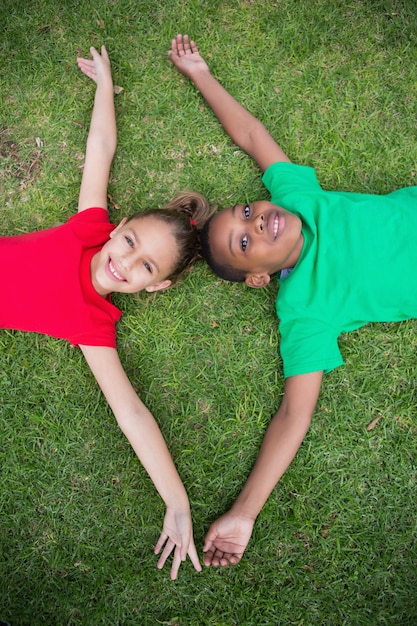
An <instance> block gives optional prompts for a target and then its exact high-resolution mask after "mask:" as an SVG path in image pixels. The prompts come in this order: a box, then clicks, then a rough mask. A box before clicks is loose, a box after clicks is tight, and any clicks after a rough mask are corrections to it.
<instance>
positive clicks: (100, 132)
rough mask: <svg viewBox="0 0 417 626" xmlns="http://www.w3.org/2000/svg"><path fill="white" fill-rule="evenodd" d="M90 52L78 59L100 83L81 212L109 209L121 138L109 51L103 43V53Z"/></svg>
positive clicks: (87, 159) (95, 101)
mask: <svg viewBox="0 0 417 626" xmlns="http://www.w3.org/2000/svg"><path fill="white" fill-rule="evenodd" d="M90 52H91V55H92V57H93V58H92V59H82V58H78V59H77V63H78V67H79V68H80V70H81V71H82V72H83V73H84V74H85V75H86V76H88V77H89V78H91V79H92V80H93V81H94V82H95V83H96V84H97V88H96V94H95V98H94V107H93V113H92V116H91V123H90V131H89V133H88V138H87V149H86V155H85V164H84V170H83V177H82V181H81V188H80V195H79V199H78V211H79V212H80V211H84V210H85V209H88V208H90V207H101V208H103V209H107V185H108V180H109V173H110V165H111V162H112V160H113V156H114V153H115V151H116V140H117V132H116V117H115V112H114V101H113V98H114V96H113V81H112V76H111V68H110V60H109V57H108V54H107V50H106V48H105V47H104V46H102V47H101V54H99V53H98V52H97V50H96V49H95V48H90Z"/></svg>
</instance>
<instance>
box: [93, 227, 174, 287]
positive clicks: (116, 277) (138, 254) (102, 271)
mask: <svg viewBox="0 0 417 626" xmlns="http://www.w3.org/2000/svg"><path fill="white" fill-rule="evenodd" d="M177 254H178V246H177V243H176V240H175V237H174V235H173V234H172V230H171V227H170V226H169V225H168V224H167V223H165V222H163V221H162V220H160V219H158V218H156V217H154V216H146V217H143V218H140V217H139V218H134V219H131V220H129V221H126V220H125V219H124V220H122V221H121V223H120V224H119V226H117V227H116V228H115V229H114V230H113V231H112V233H111V234H110V239H109V241H107V243H105V244H104V246H103V247H102V249H101V250H100V252H97V253H96V254H95V255H94V257H93V259H92V261H91V280H92V283H93V286H94V289H95V290H96V291H97V293H99V294H100V295H101V296H103V297H106V296H108V295H109V294H110V293H112V292H118V293H137V292H138V291H141V290H142V289H146V290H147V291H158V290H159V289H165V288H166V287H169V285H170V284H171V281H170V280H167V276H169V275H170V274H171V273H172V271H173V268H174V265H175V262H176V256H177Z"/></svg>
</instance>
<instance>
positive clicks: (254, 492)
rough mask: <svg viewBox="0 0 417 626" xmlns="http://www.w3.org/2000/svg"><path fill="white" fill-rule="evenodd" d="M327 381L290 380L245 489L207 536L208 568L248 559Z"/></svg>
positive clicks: (316, 377)
mask: <svg viewBox="0 0 417 626" xmlns="http://www.w3.org/2000/svg"><path fill="white" fill-rule="evenodd" d="M322 377H323V372H313V373H311V374H303V375H301V376H293V377H291V378H288V379H287V380H286V384H285V391H284V397H283V399H282V403H281V406H280V408H279V409H278V411H277V413H276V414H275V416H274V417H273V419H272V420H271V423H270V424H269V426H268V429H267V431H266V434H265V437H264V440H263V442H262V446H261V449H260V452H259V455H258V458H257V461H256V463H255V466H254V468H253V470H252V472H251V474H250V475H249V478H248V480H247V481H246V484H245V486H244V488H243V489H242V491H241V492H240V494H239V496H238V497H237V499H236V501H235V503H234V504H233V506H232V508H231V509H230V510H229V511H228V512H227V513H225V515H222V516H221V517H220V518H219V519H218V520H216V521H215V522H214V523H213V524H212V525H211V527H210V529H209V531H208V533H207V535H206V538H205V544H204V552H205V553H206V554H205V558H204V563H205V564H206V565H214V566H215V567H217V566H219V565H221V566H227V565H236V564H237V563H238V562H239V561H240V559H241V558H242V556H243V553H244V551H245V548H246V546H247V543H248V542H249V539H250V537H251V534H252V528H253V524H254V523H255V520H256V517H257V516H258V514H259V512H260V511H261V509H262V507H263V505H264V504H265V502H266V500H267V499H268V496H269V495H270V493H271V491H272V490H273V488H274V487H275V485H276V483H277V482H278V481H279V479H280V478H281V476H282V475H283V473H284V472H285V470H286V469H287V467H288V466H289V464H290V463H291V461H292V460H293V458H294V456H295V455H296V453H297V450H298V448H299V447H300V445H301V443H302V441H303V439H304V437H305V435H306V433H307V431H308V428H309V426H310V422H311V417H312V414H313V411H314V408H315V406H316V402H317V398H318V396H319V392H320V385H321V381H322Z"/></svg>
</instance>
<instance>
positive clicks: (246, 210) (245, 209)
mask: <svg viewBox="0 0 417 626" xmlns="http://www.w3.org/2000/svg"><path fill="white" fill-rule="evenodd" d="M243 215H244V217H245V219H246V220H247V219H248V218H249V217H250V206H249V204H245V206H244V207H243Z"/></svg>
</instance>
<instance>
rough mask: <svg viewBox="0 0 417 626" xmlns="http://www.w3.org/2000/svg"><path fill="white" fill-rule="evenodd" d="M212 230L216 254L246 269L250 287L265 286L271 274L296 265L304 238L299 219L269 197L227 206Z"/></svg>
mask: <svg viewBox="0 0 417 626" xmlns="http://www.w3.org/2000/svg"><path fill="white" fill-rule="evenodd" d="M209 232H210V249H211V252H212V255H213V257H214V258H215V259H216V261H217V262H218V263H220V264H224V265H229V266H231V267H234V268H236V269H240V270H243V271H244V272H246V280H245V282H246V284H247V285H248V286H249V287H264V286H265V285H267V284H268V283H269V280H270V275H271V274H274V273H275V272H278V271H279V270H282V269H285V268H290V267H294V265H295V264H296V262H297V261H298V258H299V256H300V253H301V250H302V247H303V240H304V238H303V235H302V233H301V220H300V218H299V217H297V216H296V215H294V214H293V213H289V212H288V211H285V209H282V208H281V207H279V206H276V205H275V204H272V203H271V202H267V201H266V200H258V201H256V202H251V203H250V204H237V205H235V206H234V207H230V208H228V209H224V210H223V211H221V212H220V213H218V214H217V215H216V216H215V217H214V218H213V219H212V221H211V223H210V231H209Z"/></svg>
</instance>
